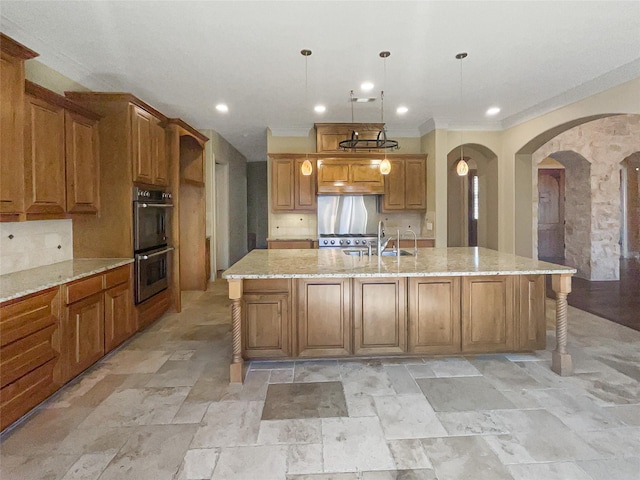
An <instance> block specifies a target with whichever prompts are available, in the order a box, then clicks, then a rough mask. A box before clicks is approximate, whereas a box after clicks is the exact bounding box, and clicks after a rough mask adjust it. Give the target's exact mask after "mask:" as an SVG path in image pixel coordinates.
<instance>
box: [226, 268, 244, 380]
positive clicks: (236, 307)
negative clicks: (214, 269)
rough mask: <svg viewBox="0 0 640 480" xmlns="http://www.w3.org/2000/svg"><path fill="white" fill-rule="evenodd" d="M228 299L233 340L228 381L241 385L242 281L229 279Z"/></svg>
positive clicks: (242, 362) (242, 364) (242, 376)
mask: <svg viewBox="0 0 640 480" xmlns="http://www.w3.org/2000/svg"><path fill="white" fill-rule="evenodd" d="M228 282H229V298H230V299H231V300H232V303H231V320H232V325H231V334H232V338H233V348H232V356H231V366H230V368H229V381H230V382H231V383H242V381H243V380H244V374H243V366H244V360H243V359H242V307H241V301H242V280H241V279H230V280H228Z"/></svg>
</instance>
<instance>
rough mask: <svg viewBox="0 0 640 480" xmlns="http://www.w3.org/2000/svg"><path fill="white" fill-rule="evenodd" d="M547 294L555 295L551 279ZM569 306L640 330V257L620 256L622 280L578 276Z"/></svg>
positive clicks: (574, 280)
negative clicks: (593, 279)
mask: <svg viewBox="0 0 640 480" xmlns="http://www.w3.org/2000/svg"><path fill="white" fill-rule="evenodd" d="M547 282H548V283H547V295H548V296H549V297H550V298H553V297H552V295H553V292H552V291H551V285H550V280H549V278H548V279H547ZM568 302H569V305H571V306H573V307H576V308H579V309H580V310H585V311H587V312H589V313H593V314H594V315H598V316H599V317H603V318H606V319H607V320H611V321H612V322H616V323H619V324H620V325H625V326H627V327H630V328H633V329H634V330H638V331H640V259H637V258H635V259H634V258H628V259H620V280H619V281H604V282H596V281H589V280H584V279H582V278H577V277H574V278H573V281H572V292H571V293H570V294H569V297H568Z"/></svg>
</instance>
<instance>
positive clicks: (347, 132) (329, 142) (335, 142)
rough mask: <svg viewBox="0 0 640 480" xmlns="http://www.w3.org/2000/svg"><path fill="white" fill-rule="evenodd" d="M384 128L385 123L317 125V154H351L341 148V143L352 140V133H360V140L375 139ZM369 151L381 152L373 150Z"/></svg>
mask: <svg viewBox="0 0 640 480" xmlns="http://www.w3.org/2000/svg"><path fill="white" fill-rule="evenodd" d="M382 127H384V124H383V123H316V124H315V128H316V152H318V153H337V152H342V153H344V152H349V150H344V149H343V148H340V142H341V141H343V140H348V139H350V138H351V134H352V132H354V131H356V132H358V138H360V139H375V138H376V136H377V135H378V132H380V130H381V129H382ZM360 151H361V150H360ZM369 151H371V152H378V151H379V150H377V149H374V148H372V149H370V150H369Z"/></svg>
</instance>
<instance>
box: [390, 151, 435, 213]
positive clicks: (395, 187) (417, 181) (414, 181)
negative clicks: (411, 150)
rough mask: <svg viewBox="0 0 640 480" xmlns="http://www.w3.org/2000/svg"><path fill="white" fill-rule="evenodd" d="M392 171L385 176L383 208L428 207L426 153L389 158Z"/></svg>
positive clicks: (409, 208)
mask: <svg viewBox="0 0 640 480" xmlns="http://www.w3.org/2000/svg"><path fill="white" fill-rule="evenodd" d="M389 162H390V163H391V172H390V173H389V174H388V175H385V178H384V195H383V197H382V210H383V211H385V212H389V211H398V210H426V209H427V189H426V184H427V159H426V157H425V156H424V155H402V156H398V155H396V156H394V158H389Z"/></svg>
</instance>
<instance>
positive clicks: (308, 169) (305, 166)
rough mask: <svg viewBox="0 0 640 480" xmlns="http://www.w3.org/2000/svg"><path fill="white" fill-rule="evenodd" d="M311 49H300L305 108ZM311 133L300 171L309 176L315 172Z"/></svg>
mask: <svg viewBox="0 0 640 480" xmlns="http://www.w3.org/2000/svg"><path fill="white" fill-rule="evenodd" d="M311 53H312V52H311V50H309V49H307V48H305V49H304V50H300V54H301V55H302V56H303V57H304V108H305V109H306V108H307V103H308V97H309V85H308V84H309V82H308V78H309V76H308V73H307V71H308V69H307V60H308V59H309V56H310V55H311ZM308 137H309V134H308V133H307V148H306V150H307V152H306V158H305V160H304V162H302V166H301V167H300V172H301V173H302V175H304V176H305V177H308V176H309V175H311V174H312V173H313V165H312V164H311V160H309V138H308Z"/></svg>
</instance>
